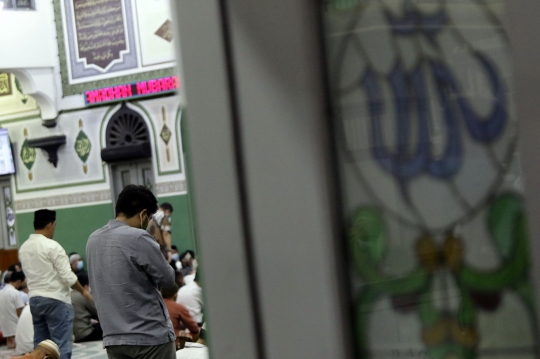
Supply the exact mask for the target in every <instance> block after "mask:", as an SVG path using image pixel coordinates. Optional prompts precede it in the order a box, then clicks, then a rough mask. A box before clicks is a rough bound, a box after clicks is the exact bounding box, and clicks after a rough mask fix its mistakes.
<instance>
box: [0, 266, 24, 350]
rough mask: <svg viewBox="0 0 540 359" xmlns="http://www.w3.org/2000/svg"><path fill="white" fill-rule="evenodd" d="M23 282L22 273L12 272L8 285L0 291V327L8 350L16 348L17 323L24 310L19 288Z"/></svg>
mask: <svg viewBox="0 0 540 359" xmlns="http://www.w3.org/2000/svg"><path fill="white" fill-rule="evenodd" d="M25 281H26V277H25V275H24V273H23V272H13V273H11V276H10V277H9V283H8V284H7V285H6V286H5V287H4V289H2V290H1V291H0V325H2V335H3V336H4V337H5V338H6V339H7V347H8V349H15V346H16V343H15V334H16V333H17V322H18V321H19V317H20V316H21V313H22V310H23V308H24V301H23V299H22V297H21V295H20V294H19V288H20V287H21V286H23V285H24V283H25Z"/></svg>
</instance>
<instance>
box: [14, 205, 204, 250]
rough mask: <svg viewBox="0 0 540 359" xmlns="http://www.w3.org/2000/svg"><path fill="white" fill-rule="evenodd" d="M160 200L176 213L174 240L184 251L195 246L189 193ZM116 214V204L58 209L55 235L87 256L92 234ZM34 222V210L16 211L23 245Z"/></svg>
mask: <svg viewBox="0 0 540 359" xmlns="http://www.w3.org/2000/svg"><path fill="white" fill-rule="evenodd" d="M159 202H160V203H163V202H169V203H170V204H171V205H172V206H173V208H174V213H173V216H172V241H173V244H176V246H177V247H178V250H179V251H180V252H181V251H183V250H186V249H194V241H193V230H192V224H191V215H190V210H189V206H188V196H187V195H178V196H170V197H160V198H159ZM112 218H114V211H113V206H112V204H98V205H88V206H84V207H72V208H63V209H57V210H56V220H57V225H56V232H55V234H54V239H55V240H56V241H57V242H58V243H60V244H61V245H62V247H64V249H65V250H66V253H68V254H69V253H71V252H77V253H79V254H81V255H82V256H83V257H84V256H85V253H86V242H87V240H88V237H89V236H90V234H91V233H92V232H94V231H95V230H96V229H98V228H100V227H102V226H104V225H105V224H106V223H107V222H108V221H109V220H110V219H112ZM33 222H34V213H33V212H30V213H21V214H17V215H16V223H17V230H18V239H19V246H20V245H21V244H22V243H23V242H24V241H26V240H27V239H28V236H29V235H30V234H31V233H33V232H34V226H33Z"/></svg>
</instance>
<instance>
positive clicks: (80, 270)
mask: <svg viewBox="0 0 540 359" xmlns="http://www.w3.org/2000/svg"><path fill="white" fill-rule="evenodd" d="M69 264H70V265H71V270H72V271H73V273H75V275H79V274H86V271H85V270H84V262H83V260H82V258H81V256H80V255H79V254H78V253H75V252H74V253H71V254H70V255H69Z"/></svg>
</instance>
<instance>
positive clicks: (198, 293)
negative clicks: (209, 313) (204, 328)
mask: <svg viewBox="0 0 540 359" xmlns="http://www.w3.org/2000/svg"><path fill="white" fill-rule="evenodd" d="M197 277H198V274H195V278H194V279H193V280H192V281H191V282H190V283H186V285H184V286H183V287H182V288H180V289H179V290H178V296H177V298H176V303H179V304H182V305H183V306H184V307H186V308H187V310H188V311H189V314H191V317H192V318H193V319H194V320H195V321H196V322H197V323H198V324H199V325H202V323H203V313H202V308H203V300H202V289H201V287H199V284H198V283H197Z"/></svg>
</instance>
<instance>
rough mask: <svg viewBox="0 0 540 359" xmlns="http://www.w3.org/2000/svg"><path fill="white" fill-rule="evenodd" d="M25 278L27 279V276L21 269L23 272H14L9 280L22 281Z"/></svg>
mask: <svg viewBox="0 0 540 359" xmlns="http://www.w3.org/2000/svg"><path fill="white" fill-rule="evenodd" d="M25 279H26V276H25V275H24V272H23V271H21V272H13V273H11V276H10V277H9V282H10V283H13V282H16V281H18V280H20V281H21V282H22V281H24V280H25Z"/></svg>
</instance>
